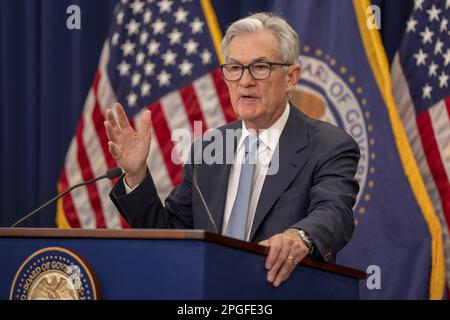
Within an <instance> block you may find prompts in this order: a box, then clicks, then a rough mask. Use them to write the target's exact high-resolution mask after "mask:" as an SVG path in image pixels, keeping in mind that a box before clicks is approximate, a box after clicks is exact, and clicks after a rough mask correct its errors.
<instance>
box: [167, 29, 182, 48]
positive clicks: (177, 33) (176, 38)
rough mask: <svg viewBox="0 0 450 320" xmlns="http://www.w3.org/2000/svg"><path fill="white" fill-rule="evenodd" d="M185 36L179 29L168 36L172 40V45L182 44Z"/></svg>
mask: <svg viewBox="0 0 450 320" xmlns="http://www.w3.org/2000/svg"><path fill="white" fill-rule="evenodd" d="M182 36H183V33H182V32H180V31H178V29H176V28H175V29H173V30H172V32H171V33H169V34H168V35H167V37H168V38H169V40H170V44H171V45H174V44H179V43H180V42H181V37H182Z"/></svg>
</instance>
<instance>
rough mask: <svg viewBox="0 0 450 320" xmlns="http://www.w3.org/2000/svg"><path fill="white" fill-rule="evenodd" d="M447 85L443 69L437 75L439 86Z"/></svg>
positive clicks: (446, 76)
mask: <svg viewBox="0 0 450 320" xmlns="http://www.w3.org/2000/svg"><path fill="white" fill-rule="evenodd" d="M443 87H448V74H446V73H445V72H444V71H442V72H441V74H440V76H439V88H441V89H442V88H443Z"/></svg>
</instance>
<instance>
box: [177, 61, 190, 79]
mask: <svg viewBox="0 0 450 320" xmlns="http://www.w3.org/2000/svg"><path fill="white" fill-rule="evenodd" d="M193 67H194V65H193V64H192V63H190V62H189V61H187V60H186V59H185V60H183V62H182V63H181V64H180V65H179V66H178V68H179V69H180V74H181V75H182V76H187V75H191V74H192V68H193Z"/></svg>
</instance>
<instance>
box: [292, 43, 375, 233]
mask: <svg viewBox="0 0 450 320" xmlns="http://www.w3.org/2000/svg"><path fill="white" fill-rule="evenodd" d="M303 51H304V53H303V54H302V55H301V56H300V57H299V60H300V64H301V66H302V79H301V80H300V82H299V84H298V85H297V87H296V88H295V89H294V90H293V91H292V92H291V95H290V100H291V101H292V102H293V104H294V105H295V106H297V107H298V108H299V109H300V110H302V111H303V112H304V113H305V114H307V115H308V116H310V117H312V118H315V119H319V120H323V121H327V122H329V123H331V124H333V125H335V126H338V127H341V128H343V129H344V130H345V131H346V132H347V133H348V134H349V135H350V136H352V137H353V139H354V140H355V141H356V142H357V143H358V145H359V148H360V152H361V158H360V161H359V164H358V169H357V172H356V175H355V178H356V180H357V181H358V182H359V185H360V192H359V193H358V197H357V201H356V204H355V206H354V210H355V224H356V225H357V224H358V222H359V219H362V218H363V216H364V214H365V213H366V206H367V205H368V202H369V201H370V199H371V197H370V195H371V192H372V191H373V190H372V189H373V187H374V181H373V178H372V176H373V174H374V173H375V166H374V164H373V160H374V159H375V156H376V155H375V151H374V148H373V147H374V145H375V139H374V138H372V135H373V130H374V126H373V125H372V124H371V113H370V111H369V110H368V108H367V107H368V104H369V103H370V101H368V99H367V97H366V95H365V90H364V88H363V87H362V85H360V84H359V83H358V79H357V78H356V77H354V76H353V75H352V74H351V70H349V69H348V68H347V67H346V66H342V65H341V66H339V64H338V63H337V61H336V60H335V59H333V57H331V56H330V55H328V54H326V53H324V52H323V51H322V50H321V49H313V48H311V47H309V46H307V45H306V46H305V47H304V50H303Z"/></svg>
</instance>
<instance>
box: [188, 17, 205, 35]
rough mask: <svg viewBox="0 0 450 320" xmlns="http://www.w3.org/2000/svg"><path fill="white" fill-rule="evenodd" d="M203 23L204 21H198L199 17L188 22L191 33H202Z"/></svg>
mask: <svg viewBox="0 0 450 320" xmlns="http://www.w3.org/2000/svg"><path fill="white" fill-rule="evenodd" d="M203 25H204V23H203V22H202V21H200V19H199V18H195V19H194V21H193V22H191V23H190V24H189V26H190V27H191V30H192V33H193V34H197V33H202V32H203Z"/></svg>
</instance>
